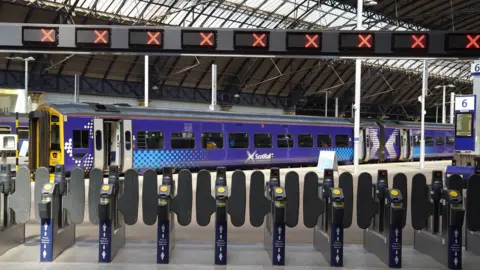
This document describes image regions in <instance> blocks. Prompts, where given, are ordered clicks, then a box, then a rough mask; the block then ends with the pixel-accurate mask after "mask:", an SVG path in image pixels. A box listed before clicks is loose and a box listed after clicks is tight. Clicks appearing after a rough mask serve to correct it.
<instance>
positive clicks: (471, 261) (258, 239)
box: [0, 161, 480, 270]
mask: <svg viewBox="0 0 480 270" xmlns="http://www.w3.org/2000/svg"><path fill="white" fill-rule="evenodd" d="M448 164H450V161H432V162H426V163H425V169H419V164H418V162H411V163H387V164H366V165H361V169H360V171H361V172H369V173H371V174H372V176H374V175H375V174H376V171H377V170H378V169H386V170H388V173H389V180H390V181H391V179H393V176H394V175H395V174H396V173H398V172H403V173H405V174H406V175H407V177H408V180H409V181H411V178H412V177H413V175H414V174H416V173H424V174H425V175H426V176H427V180H428V181H429V180H430V177H431V172H432V171H433V170H442V171H443V170H444V169H445V167H446V166H447V165H448ZM292 170H295V171H296V172H298V174H299V176H300V193H301V194H300V198H302V195H303V177H304V175H305V174H306V173H307V172H309V171H314V170H315V168H283V169H281V179H283V178H284V176H285V174H286V173H287V172H289V171H292ZM339 171H340V172H344V171H348V172H353V166H351V165H347V166H340V167H339ZM252 172H253V170H252V171H245V173H246V176H247V179H249V177H250V174H251V173H252ZM264 172H266V173H267V174H268V170H264ZM232 173H233V172H228V174H227V176H228V177H227V178H228V179H230V176H231V174H232ZM195 176H196V174H194V178H193V186H194V192H193V194H195V186H196V181H195V180H196V178H195ZM375 177H376V176H374V180H375ZM140 184H142V179H140ZM390 184H391V182H390ZM409 184H410V183H409ZM248 188H249V187H248V181H247V191H248ZM409 189H410V185H409ZM86 190H88V188H86ZM140 190H141V188H140ZM355 190H356V181H354V191H355ZM409 193H410V190H409ZM140 195H141V194H140ZM354 196H355V195H354ZM85 199H87V194H86V196H85ZM141 200H142V198H141V197H140V202H141ZM355 200H356V198H354V201H355ZM193 204H194V205H193V208H192V209H195V199H194V200H193ZM139 206H140V209H139V217H138V222H137V224H136V225H133V226H127V237H126V245H125V247H124V248H122V249H120V251H119V253H118V254H117V256H116V257H115V259H114V261H113V262H112V264H110V265H107V264H102V265H100V264H98V263H97V257H98V255H97V251H98V226H96V225H93V224H91V223H90V222H89V221H88V209H87V207H86V209H85V221H84V222H83V223H82V224H81V225H78V226H77V236H76V239H77V243H76V244H75V246H74V247H72V248H69V249H68V250H66V251H65V252H64V253H62V254H61V255H60V256H59V257H58V258H57V259H56V261H55V262H54V263H42V264H41V266H39V264H38V262H39V255H40V254H39V253H40V251H39V245H40V243H39V231H40V226H39V224H37V223H36V222H35V221H34V211H33V205H32V212H31V213H32V215H31V221H30V222H29V223H27V225H26V236H27V242H26V243H25V244H24V245H21V246H19V247H16V248H14V249H12V250H10V251H8V252H7V253H6V254H4V255H3V256H0V264H1V266H2V267H1V268H2V269H18V270H21V269H38V268H39V267H41V268H42V269H67V268H68V269H89V270H94V269H113V268H114V269H160V268H161V269H217V268H216V267H215V266H214V262H213V256H214V253H213V240H214V227H213V223H212V222H211V223H210V225H208V226H206V227H201V226H199V225H197V223H196V222H195V220H196V217H195V211H192V212H193V213H192V222H191V224H190V225H189V226H186V227H182V226H179V225H178V224H177V226H176V233H175V234H176V247H175V251H174V252H173V254H172V261H171V264H170V265H162V266H159V265H157V264H156V255H155V254H156V245H155V238H156V233H157V231H156V230H157V227H156V226H147V225H144V224H143V222H142V209H141V203H140V204H139ZM355 207H356V206H355V205H354V209H355ZM246 209H247V213H246V215H247V217H248V215H249V213H248V209H249V207H248V200H247V207H246ZM302 212H303V211H302V203H300V211H299V223H298V225H297V226H296V227H295V228H291V229H290V228H288V229H287V234H286V235H287V246H286V267H285V269H330V268H329V267H328V263H327V262H326V261H325V260H324V259H323V256H321V255H320V254H319V253H318V252H317V251H316V250H314V248H313V246H312V241H313V229H308V228H306V227H305V226H304V225H303V215H302ZM353 213H354V216H353V224H352V226H351V227H350V228H348V229H346V230H345V238H344V242H345V250H344V256H345V259H344V260H345V266H344V268H345V269H385V268H386V266H385V265H384V264H383V263H382V262H381V261H380V260H379V259H378V258H377V257H375V255H373V254H371V253H368V252H367V251H365V250H364V249H363V247H362V242H363V232H362V230H361V229H360V228H358V226H357V225H356V220H357V218H356V211H355V210H354V212H353ZM212 219H214V217H212ZM247 220H248V218H247ZM263 231H264V229H263V227H259V228H255V227H253V226H251V225H250V224H249V222H246V223H245V224H244V226H242V227H240V228H236V227H233V226H230V227H229V232H228V239H229V251H228V260H229V266H228V268H231V269H247V267H248V268H249V269H273V267H271V263H270V262H269V261H268V255H267V252H266V251H265V250H264V248H263ZM413 233H414V231H413V229H412V227H411V221H410V204H408V211H407V225H406V227H405V229H404V231H403V244H404V246H403V268H404V269H445V268H444V267H443V266H442V265H441V264H439V263H438V262H436V261H434V260H433V259H431V258H430V257H428V256H426V255H424V254H421V253H419V252H417V251H415V250H413V247H412V244H413ZM479 263H480V257H477V256H473V255H470V254H469V253H468V252H465V255H464V264H463V265H464V269H477V268H478V267H475V266H476V265H478V264H479ZM217 267H218V266H217ZM305 267H306V268H305ZM275 269H277V268H275Z"/></svg>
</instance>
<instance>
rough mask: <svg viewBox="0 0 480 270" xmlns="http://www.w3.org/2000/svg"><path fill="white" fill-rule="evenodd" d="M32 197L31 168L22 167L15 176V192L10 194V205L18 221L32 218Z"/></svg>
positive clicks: (22, 221) (21, 221) (24, 221)
mask: <svg viewBox="0 0 480 270" xmlns="http://www.w3.org/2000/svg"><path fill="white" fill-rule="evenodd" d="M31 197H32V196H31V185H30V170H29V169H28V168H27V167H20V168H19V169H18V171H17V174H16V177H15V192H14V193H13V194H11V195H9V196H8V207H9V208H10V209H12V210H13V212H14V213H15V221H16V222H17V223H26V222H27V221H28V220H29V219H30V204H31Z"/></svg>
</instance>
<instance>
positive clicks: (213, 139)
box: [202, 132, 223, 149]
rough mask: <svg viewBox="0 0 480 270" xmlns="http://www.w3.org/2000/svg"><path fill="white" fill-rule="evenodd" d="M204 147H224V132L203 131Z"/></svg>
mask: <svg viewBox="0 0 480 270" xmlns="http://www.w3.org/2000/svg"><path fill="white" fill-rule="evenodd" d="M202 148H206V149H222V148H223V133H216V132H205V133H202Z"/></svg>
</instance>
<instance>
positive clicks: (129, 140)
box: [125, 131, 132, 151]
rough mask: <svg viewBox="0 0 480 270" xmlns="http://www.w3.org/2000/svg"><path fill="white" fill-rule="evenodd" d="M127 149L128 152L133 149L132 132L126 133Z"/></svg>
mask: <svg viewBox="0 0 480 270" xmlns="http://www.w3.org/2000/svg"><path fill="white" fill-rule="evenodd" d="M125 149H126V150H127V151H130V149H132V133H131V132H130V131H127V132H125Z"/></svg>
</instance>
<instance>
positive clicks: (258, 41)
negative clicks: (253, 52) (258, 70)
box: [252, 33, 266, 47]
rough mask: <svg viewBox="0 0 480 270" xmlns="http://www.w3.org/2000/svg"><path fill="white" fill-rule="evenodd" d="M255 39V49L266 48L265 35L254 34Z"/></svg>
mask: <svg viewBox="0 0 480 270" xmlns="http://www.w3.org/2000/svg"><path fill="white" fill-rule="evenodd" d="M252 35H253V38H254V39H255V41H254V42H253V45H252V46H253V47H265V37H266V35H265V34H255V33H253V34H252Z"/></svg>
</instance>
